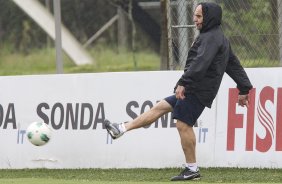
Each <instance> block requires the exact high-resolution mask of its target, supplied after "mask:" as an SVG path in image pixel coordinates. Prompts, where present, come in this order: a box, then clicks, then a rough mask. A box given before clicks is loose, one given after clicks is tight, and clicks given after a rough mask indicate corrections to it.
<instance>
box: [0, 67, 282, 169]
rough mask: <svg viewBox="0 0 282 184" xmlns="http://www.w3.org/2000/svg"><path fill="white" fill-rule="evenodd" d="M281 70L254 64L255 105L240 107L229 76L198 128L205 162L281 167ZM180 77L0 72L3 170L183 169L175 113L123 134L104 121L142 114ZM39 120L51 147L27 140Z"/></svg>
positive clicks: (174, 73) (250, 71) (167, 74)
mask: <svg viewBox="0 0 282 184" xmlns="http://www.w3.org/2000/svg"><path fill="white" fill-rule="evenodd" d="M279 71H280V69H248V70H247V72H248V75H249V76H250V78H251V81H252V83H253V84H254V87H255V88H256V89H255V91H256V93H254V95H252V96H251V98H252V99H253V98H254V99H256V100H254V101H253V102H254V104H251V106H250V108H249V109H248V111H247V110H246V109H244V108H240V107H238V106H236V99H237V92H236V91H235V92H234V90H233V89H232V88H235V87H236V85H235V83H234V82H232V80H231V79H230V78H229V77H228V76H225V77H224V79H223V83H222V85H221V88H220V90H219V94H218V96H217V98H216V99H215V101H214V103H213V107H212V109H207V108H206V109H205V111H204V113H203V114H202V115H201V117H200V118H199V120H198V126H197V127H195V128H194V130H195V134H196V137H197V157H198V163H199V165H200V166H201V167H210V166H223V167H233V166H238V167H282V157H281V156H280V157H279V154H281V151H282V150H281V149H282V148H281V147H282V145H281V140H282V139H281V137H282V135H281V134H282V130H281V129H282V128H281V125H280V124H282V123H281V122H282V119H281V117H280V116H279V115H277V114H278V113H280V114H282V112H281V108H282V105H281V103H279V102H278V101H279V99H280V101H282V99H281V98H282V96H281V95H282V90H281V88H279V86H281V81H282V80H281V77H280V76H279ZM280 72H281V71H280ZM181 75H182V72H181V71H162V72H127V73H126V72H125V73H122V72H121V73H118V72H117V73H98V74H65V75H34V76H13V77H0V86H1V91H0V145H1V149H0V168H42V167H43V168H135V167H148V168H163V167H180V166H181V164H182V163H184V161H185V159H184V156H183V153H182V148H181V146H180V140H179V135H178V132H177V129H176V128H175V123H174V121H173V120H171V114H167V115H164V116H163V117H161V118H160V119H159V120H157V121H156V122H155V123H153V124H152V125H151V126H150V127H147V128H140V129H137V130H133V131H131V132H128V133H126V134H125V135H124V136H123V137H121V138H120V139H118V140H112V139H111V138H110V137H109V135H108V134H107V132H106V130H105V129H104V125H103V122H104V119H105V118H106V119H109V120H111V121H114V122H123V121H127V120H130V119H132V118H135V117H136V116H137V115H139V114H140V113H143V112H144V111H146V110H148V109H149V108H151V107H152V106H153V105H154V104H156V103H157V101H159V100H161V99H163V98H165V97H166V96H169V95H172V94H173V88H174V85H175V83H176V82H177V80H178V79H179V77H180V76H181ZM266 86H270V88H269V87H267V88H266V89H265V87H266ZM272 89H273V90H272ZM264 90H266V91H265V92H264ZM235 93H236V95H234V94H235ZM232 95H233V96H235V97H234V98H235V101H234V100H233V98H230V96H232ZM271 95H272V96H271ZM259 99H260V100H259ZM258 103H260V104H261V105H258ZM258 107H260V108H259V109H260V110H257V109H258ZM276 107H277V108H276ZM278 107H279V108H278ZM230 109H231V110H230ZM250 109H251V110H250ZM248 112H249V115H248V117H247V114H248ZM258 113H260V116H258V115H257V114H258ZM252 118H253V120H252ZM261 119H263V120H261ZM34 121H41V122H45V123H48V124H49V125H50V126H51V127H52V129H53V131H52V138H51V141H50V142H49V143H48V144H47V145H45V146H42V147H36V146H33V145H31V144H30V143H29V142H28V140H27V138H26V131H25V130H26V128H27V126H28V125H29V124H30V123H31V122H34ZM247 121H249V122H248V123H247ZM279 122H280V124H279ZM246 132H248V133H246ZM278 139H279V140H280V141H278ZM246 145H248V146H247V148H246ZM265 145H266V146H265Z"/></svg>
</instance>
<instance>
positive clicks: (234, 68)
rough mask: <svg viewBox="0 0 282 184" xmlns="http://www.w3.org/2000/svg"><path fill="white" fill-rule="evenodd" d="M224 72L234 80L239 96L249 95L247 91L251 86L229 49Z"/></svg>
mask: <svg viewBox="0 0 282 184" xmlns="http://www.w3.org/2000/svg"><path fill="white" fill-rule="evenodd" d="M225 72H226V73H227V74H228V75H229V76H230V77H231V78H232V79H233V80H234V82H236V84H237V88H238V90H239V91H240V92H239V94H240V95H245V94H249V90H251V89H252V88H253V86H252V84H251V82H250V80H249V78H248V76H247V74H246V72H245V70H244V68H243V67H242V65H241V64H240V62H239V60H238V58H237V57H236V56H235V55H234V53H233V51H232V49H231V47H230V50H229V60H228V63H227V67H226V71H225Z"/></svg>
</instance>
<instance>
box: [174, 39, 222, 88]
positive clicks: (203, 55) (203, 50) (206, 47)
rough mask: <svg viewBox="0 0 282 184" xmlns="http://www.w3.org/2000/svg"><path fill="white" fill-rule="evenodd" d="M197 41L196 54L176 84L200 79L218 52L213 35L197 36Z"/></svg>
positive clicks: (182, 84)
mask: <svg viewBox="0 0 282 184" xmlns="http://www.w3.org/2000/svg"><path fill="white" fill-rule="evenodd" d="M199 42H200V43H199V44H200V45H199V47H198V49H197V56H196V57H195V58H194V59H193V61H192V62H191V64H190V66H189V68H188V69H187V70H185V71H184V74H183V75H182V76H181V78H180V79H179V81H178V82H177V85H180V86H185V85H189V84H190V83H192V82H193V81H199V80H201V79H202V78H203V77H204V76H205V74H206V71H207V69H208V68H209V66H210V64H211V62H212V60H213V58H214V57H215V55H216V53H217V52H218V49H219V48H218V47H219V46H218V43H217V41H216V39H215V37H214V36H213V35H205V36H202V37H201V38H199ZM177 85H176V86H177Z"/></svg>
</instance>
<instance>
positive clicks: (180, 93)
mask: <svg viewBox="0 0 282 184" xmlns="http://www.w3.org/2000/svg"><path fill="white" fill-rule="evenodd" d="M184 93H185V87H184V86H179V85H178V86H177V88H176V90H175V96H176V98H177V99H181V100H183V99H184V98H185V95H184Z"/></svg>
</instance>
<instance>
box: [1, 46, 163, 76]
mask: <svg viewBox="0 0 282 184" xmlns="http://www.w3.org/2000/svg"><path fill="white" fill-rule="evenodd" d="M90 53H91V56H93V58H95V63H93V64H91V65H83V66H76V65H75V64H74V63H73V62H72V61H71V60H70V58H68V57H67V56H66V55H64V57H63V67H64V73H93V72H116V71H150V70H159V68H160V58H159V56H158V55H157V54H156V53H154V52H149V51H143V52H137V53H135V54H134V57H133V54H132V53H131V52H122V53H117V52H116V51H114V50H112V49H108V48H104V47H97V48H95V49H93V50H91V51H90ZM55 58H56V56H55V50H54V49H52V48H49V49H40V50H33V51H31V52H30V53H29V54H23V53H10V52H8V51H6V52H5V50H4V51H1V50H0V76H1V75H5V76H7V75H31V74H55V73H56V59H55Z"/></svg>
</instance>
